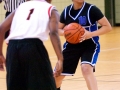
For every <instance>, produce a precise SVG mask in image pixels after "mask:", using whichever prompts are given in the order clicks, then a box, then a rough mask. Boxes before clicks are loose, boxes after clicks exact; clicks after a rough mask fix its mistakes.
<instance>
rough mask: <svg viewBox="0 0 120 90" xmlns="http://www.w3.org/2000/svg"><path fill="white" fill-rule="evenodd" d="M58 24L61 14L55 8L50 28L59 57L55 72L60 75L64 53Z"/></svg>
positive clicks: (52, 40) (51, 37)
mask: <svg viewBox="0 0 120 90" xmlns="http://www.w3.org/2000/svg"><path fill="white" fill-rule="evenodd" d="M58 25H59V14H58V11H56V10H54V9H53V10H52V12H51V16H50V21H49V29H50V39H51V42H52V45H53V48H54V50H55V53H56V55H57V58H58V62H57V64H56V70H55V73H54V75H55V76H59V75H60V73H61V72H62V68H63V67H62V64H63V55H62V48H61V41H60V38H59V34H58Z"/></svg>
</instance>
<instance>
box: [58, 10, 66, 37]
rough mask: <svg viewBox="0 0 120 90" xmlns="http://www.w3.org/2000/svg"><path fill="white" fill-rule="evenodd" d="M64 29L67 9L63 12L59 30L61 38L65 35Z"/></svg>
mask: <svg viewBox="0 0 120 90" xmlns="http://www.w3.org/2000/svg"><path fill="white" fill-rule="evenodd" d="M64 27H65V9H64V10H63V11H62V13H61V15H60V21H59V30H58V31H59V35H60V36H63V35H64V30H63V28H64Z"/></svg>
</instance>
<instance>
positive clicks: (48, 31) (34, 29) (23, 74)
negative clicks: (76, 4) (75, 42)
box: [0, 0, 63, 90]
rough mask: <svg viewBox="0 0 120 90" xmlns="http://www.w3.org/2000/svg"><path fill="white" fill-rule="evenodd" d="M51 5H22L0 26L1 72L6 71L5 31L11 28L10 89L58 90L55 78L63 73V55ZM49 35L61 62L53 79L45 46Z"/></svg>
mask: <svg viewBox="0 0 120 90" xmlns="http://www.w3.org/2000/svg"><path fill="white" fill-rule="evenodd" d="M50 2H51V0H31V1H29V2H25V3H22V4H21V5H20V6H19V7H18V8H17V10H16V11H14V12H12V13H11V14H10V15H9V16H8V17H7V18H6V19H5V20H4V21H3V23H1V25H0V70H4V67H3V64H4V62H5V58H4V56H3V53H2V44H3V40H4V36H5V32H6V31H8V30H9V29H10V35H9V36H8V38H7V39H6V41H7V42H8V43H9V44H8V47H7V54H6V69H7V77H6V78H7V90H56V84H55V80H54V76H59V75H60V74H61V72H62V63H63V55H62V49H61V42H60V39H59V34H58V24H59V14H58V12H57V10H56V9H55V7H54V6H53V5H52V4H50ZM43 8H44V9H43ZM48 35H49V36H50V39H51V42H52V45H53V48H54V50H55V52H56V55H57V59H58V62H57V64H56V65H57V70H56V71H55V75H54V76H53V71H52V67H51V63H50V60H49V56H48V53H47V51H46V48H45V46H44V44H43V42H44V41H46V40H48Z"/></svg>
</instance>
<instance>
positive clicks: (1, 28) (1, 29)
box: [0, 12, 15, 70]
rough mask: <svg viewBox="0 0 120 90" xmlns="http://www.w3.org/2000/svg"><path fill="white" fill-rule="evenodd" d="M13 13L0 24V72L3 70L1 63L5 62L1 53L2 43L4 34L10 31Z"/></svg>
mask: <svg viewBox="0 0 120 90" xmlns="http://www.w3.org/2000/svg"><path fill="white" fill-rule="evenodd" d="M14 13H15V12H12V13H11V14H10V15H9V16H8V17H7V18H6V19H5V20H4V21H3V22H2V23H1V24H0V70H4V68H3V63H4V62H5V58H4V56H3V53H2V47H3V41H4V37H5V32H7V31H8V30H9V29H10V26H11V23H12V19H13V16H14Z"/></svg>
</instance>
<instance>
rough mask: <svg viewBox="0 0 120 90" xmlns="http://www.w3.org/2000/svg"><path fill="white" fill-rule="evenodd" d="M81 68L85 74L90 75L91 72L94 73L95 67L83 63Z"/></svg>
mask: <svg viewBox="0 0 120 90" xmlns="http://www.w3.org/2000/svg"><path fill="white" fill-rule="evenodd" d="M81 70H82V73H83V75H89V74H90V73H93V67H92V66H91V65H90V64H82V66H81Z"/></svg>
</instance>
